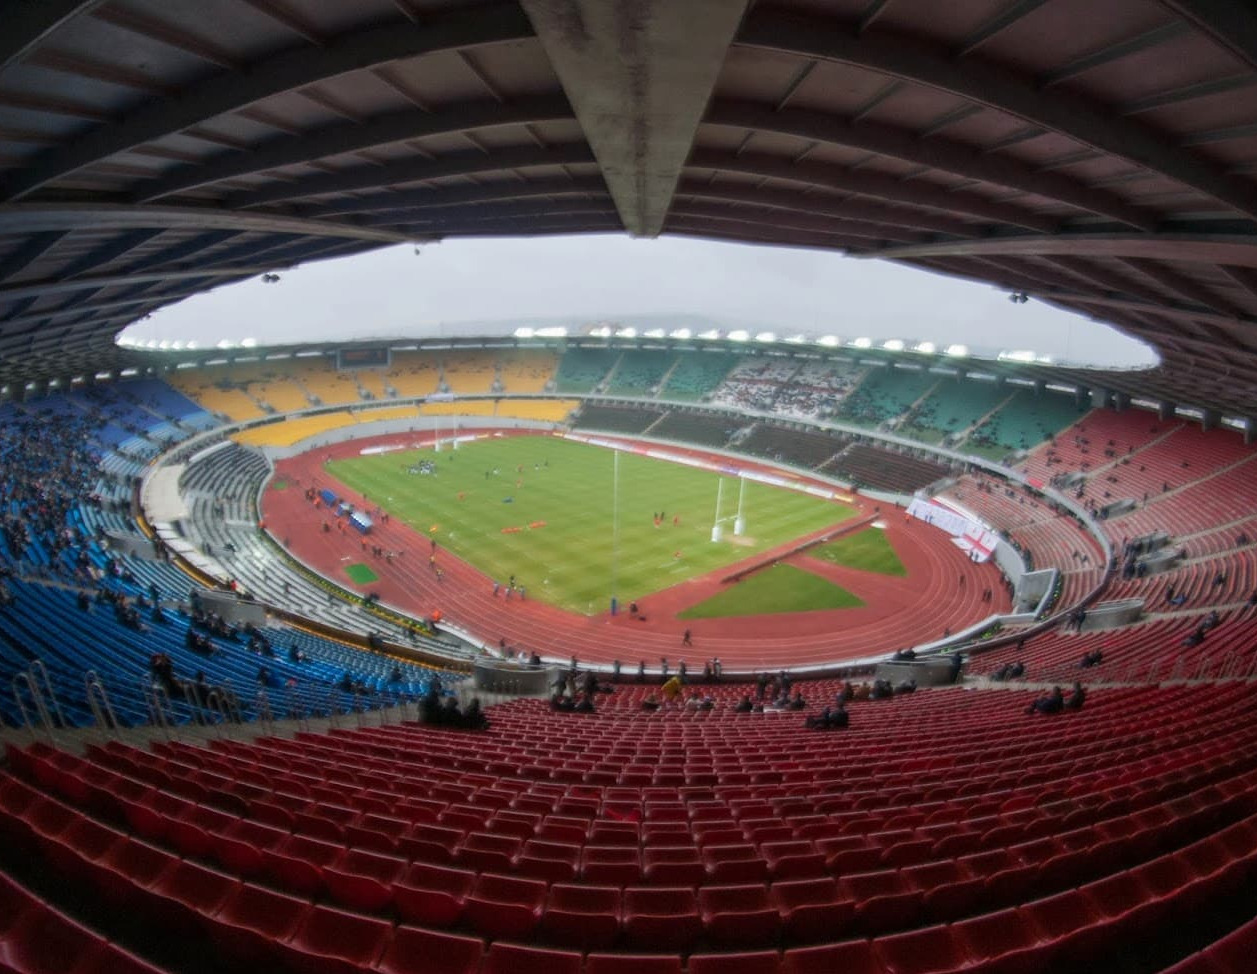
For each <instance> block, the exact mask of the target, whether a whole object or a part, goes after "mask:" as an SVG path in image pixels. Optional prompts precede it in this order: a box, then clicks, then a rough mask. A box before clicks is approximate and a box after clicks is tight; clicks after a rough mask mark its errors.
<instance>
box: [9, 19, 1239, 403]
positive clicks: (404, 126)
mask: <svg viewBox="0 0 1257 974" xmlns="http://www.w3.org/2000/svg"><path fill="white" fill-rule="evenodd" d="M1255 175H1257V15H1255V14H1254V13H1253V12H1252V11H1251V9H1250V8H1249V6H1248V5H1246V4H1240V3H1234V2H1230V0H1105V2H1104V3H1096V2H1095V0H949V2H947V3H935V2H924V0H776V2H767V0H763V2H748V0H686V2H684V3H679V2H675V0H637V2H625V0H520V2H505V3H467V2H460V0H352V2H351V0H14V2H10V3H8V4H6V5H5V10H4V26H3V30H0V382H2V383H26V382H29V381H34V382H41V381H46V380H48V379H51V378H64V377H69V376H70V375H73V374H79V373H85V372H86V373H89V374H90V373H95V372H98V371H101V370H105V369H115V368H120V367H122V366H125V365H134V364H136V363H137V362H142V361H143V359H142V353H140V352H137V351H134V350H128V349H123V348H119V347H117V346H116V345H115V344H114V338H115V336H116V335H117V334H118V333H119V332H120V331H121V330H122V329H123V328H124V327H125V326H126V325H127V324H129V323H131V322H132V321H135V320H137V319H139V318H141V317H143V316H144V315H145V314H148V313H150V312H151V311H153V310H155V309H157V308H160V307H162V306H163V305H166V304H169V303H171V302H174V301H178V300H180V299H182V298H184V297H186V296H189V295H192V294H195V293H197V292H200V291H205V290H208V289H210V288H213V287H216V286H218V285H220V284H224V283H227V282H230V281H233V280H239V279H242V278H246V277H250V276H254V275H256V274H258V273H261V272H264V271H272V270H276V269H281V268H284V267H288V266H292V265H293V264H296V263H303V262H307V261H312V260H320V259H326V258H331V257H338V256H345V255H348V254H354V253H359V252H362V251H365V250H369V249H372V248H376V247H382V246H387V245H389V244H394V243H398V242H405V241H414V242H424V241H432V240H440V239H446V238H451V237H458V236H486V235H536V234H554V233H594V232H616V233H624V232H627V233H630V234H633V235H637V236H655V235H658V234H681V235H694V236H701V237H705V238H712V239H723V240H737V241H749V242H760V243H771V244H783V245H792V246H802V247H815V248H824V249H832V250H838V251H842V252H845V253H848V254H851V255H856V256H861V257H880V258H883V259H887V260H894V261H899V262H903V263H906V264H910V265H914V266H917V267H921V268H925V269H928V270H931V271H935V272H939V273H944V274H949V275H956V276H960V277H964V278H969V279H973V280H977V281H982V282H987V283H990V284H994V285H997V286H1000V287H1005V288H1007V289H1009V290H1010V291H1015V292H1024V293H1026V294H1028V295H1030V296H1031V297H1035V298H1039V299H1041V300H1044V301H1047V302H1050V303H1052V304H1055V305H1058V306H1060V307H1062V308H1066V309H1069V310H1073V311H1077V312H1080V313H1082V314H1085V315H1088V316H1090V317H1093V318H1096V319H1098V320H1101V321H1105V322H1108V323H1111V324H1113V325H1115V326H1116V327H1118V328H1119V329H1121V330H1122V331H1124V332H1126V333H1128V334H1131V335H1133V336H1136V337H1138V338H1140V339H1142V340H1144V341H1146V342H1148V343H1149V344H1151V345H1153V346H1154V347H1155V348H1156V349H1157V351H1158V352H1159V353H1160V355H1161V357H1162V365H1161V367H1160V368H1158V369H1156V370H1153V371H1150V372H1141V373H1133V374H1123V373H1108V374H1105V375H1102V376H1097V377H1096V379H1097V384H1103V385H1105V386H1106V387H1108V388H1111V389H1113V390H1114V391H1118V392H1122V393H1125V394H1128V395H1138V396H1145V397H1149V398H1155V399H1158V400H1160V401H1166V402H1175V403H1185V404H1186V403H1191V404H1196V405H1203V406H1207V407H1209V408H1211V409H1216V410H1220V411H1223V412H1226V413H1229V414H1232V415H1244V416H1252V415H1254V414H1255V413H1257V183H1255V182H1254V176H1255ZM1015 322H1016V312H1015V309H1014V310H1012V311H1011V312H1010V325H1011V326H1014V327H1015Z"/></svg>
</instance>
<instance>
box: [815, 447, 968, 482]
mask: <svg viewBox="0 0 1257 974" xmlns="http://www.w3.org/2000/svg"><path fill="white" fill-rule="evenodd" d="M825 469H826V472H827V473H830V474H832V475H833V476H836V477H841V478H842V479H844V480H846V481H847V482H848V483H850V484H851V485H852V486H854V487H857V488H858V487H869V488H872V489H874V490H887V491H892V492H894V493H899V494H911V493H912V492H913V491H915V490H919V489H920V488H922V487H925V486H926V485H927V484H932V483H933V482H934V481H936V480H938V479H939V478H940V477H945V476H946V475H947V467H946V466H944V465H943V464H941V463H938V462H936V461H934V460H924V459H920V458H918V457H915V456H910V455H908V454H906V453H897V452H893V451H891V450H888V449H883V448H882V447H878V446H867V445H864V444H860V443H856V444H853V445H851V446H850V447H848V448H847V449H846V450H844V451H843V453H842V454H840V455H839V456H838V457H837V458H836V459H835V460H834V461H833V463H831V464H829V465H828V466H827V467H826V468H825Z"/></svg>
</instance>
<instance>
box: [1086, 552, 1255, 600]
mask: <svg viewBox="0 0 1257 974" xmlns="http://www.w3.org/2000/svg"><path fill="white" fill-rule="evenodd" d="M1171 587H1172V588H1173V593H1174V594H1173V598H1174V599H1175V601H1174V603H1173V604H1171V603H1170V601H1169V598H1168V597H1167V596H1166V594H1165V593H1166V592H1168V591H1170V588H1171ZM1254 592H1257V549H1254V548H1252V547H1246V548H1244V549H1241V550H1237V551H1230V552H1225V553H1224V554H1221V555H1216V556H1214V557H1212V558H1202V559H1199V560H1194V561H1190V562H1187V563H1185V564H1182V565H1179V566H1178V567H1176V568H1174V569H1172V570H1171V571H1165V572H1158V573H1157V574H1155V575H1148V576H1146V577H1143V578H1139V577H1134V578H1125V577H1122V576H1118V577H1116V578H1114V580H1113V582H1112V583H1111V584H1110V585H1109V587H1108V589H1106V590H1105V598H1106V599H1129V598H1142V599H1144V600H1145V605H1146V606H1147V608H1148V611H1150V612H1164V611H1167V610H1170V609H1172V608H1177V609H1184V610H1191V609H1208V608H1212V607H1213V606H1226V605H1234V604H1236V603H1241V602H1243V601H1245V600H1246V599H1247V598H1248V597H1249V596H1250V595H1252V594H1253V593H1254ZM1180 600H1181V601H1180Z"/></svg>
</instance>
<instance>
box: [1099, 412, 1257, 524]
mask: <svg viewBox="0 0 1257 974" xmlns="http://www.w3.org/2000/svg"><path fill="white" fill-rule="evenodd" d="M1220 435H1221V436H1223V437H1234V434H1227V433H1222V434H1220ZM1254 456H1257V455H1255V454H1253V453H1251V452H1249V453H1248V454H1247V455H1246V456H1245V457H1244V458H1243V460H1241V461H1240V462H1239V463H1238V464H1237V465H1234V466H1230V465H1228V467H1229V468H1228V469H1223V470H1222V471H1221V472H1216V473H1215V472H1214V469H1215V468H1214V467H1211V466H1195V465H1193V466H1192V467H1190V468H1189V467H1182V466H1180V468H1179V483H1180V484H1181V483H1182V481H1183V480H1184V479H1186V478H1189V477H1190V478H1191V479H1192V480H1193V481H1195V482H1193V483H1189V484H1186V485H1184V486H1180V487H1177V488H1175V487H1174V486H1173V485H1171V490H1170V491H1168V492H1157V491H1152V492H1150V493H1149V494H1148V498H1147V500H1146V501H1145V500H1144V499H1143V495H1137V496H1136V498H1135V499H1136V500H1138V501H1139V502H1140V507H1139V508H1137V509H1136V510H1134V511H1132V512H1131V513H1129V514H1122V515H1119V516H1118V517H1116V518H1114V519H1112V520H1110V521H1109V523H1108V524H1107V525H1106V530H1107V531H1108V533H1109V536H1110V537H1113V538H1121V537H1128V538H1134V537H1140V536H1142V535H1145V534H1150V533H1152V532H1153V531H1161V530H1165V531H1171V532H1172V533H1173V534H1175V535H1179V534H1195V533H1197V532H1200V531H1208V530H1210V529H1211V528H1215V527H1221V526H1224V525H1229V524H1234V523H1236V522H1239V521H1244V520H1246V519H1247V518H1248V517H1249V515H1251V514H1252V513H1253V512H1254V510H1257V466H1254V464H1253V459H1254ZM1138 461H1139V456H1136V457H1135V458H1133V459H1132V461H1131V464H1132V465H1134V464H1136V463H1138ZM1127 471H1128V467H1126V466H1120V465H1119V466H1118V467H1114V468H1111V470H1110V471H1105V472H1102V473H1101V474H1099V475H1098V476H1097V478H1096V480H1095V482H1094V486H1093V485H1088V488H1087V496H1090V497H1092V499H1093V500H1094V499H1095V498H1094V494H1095V492H1096V490H1097V489H1099V488H1100V487H1103V488H1104V491H1105V492H1112V493H1115V494H1116V496H1129V494H1125V495H1123V494H1122V493H1120V492H1121V489H1122V487H1123V486H1133V485H1131V484H1129V478H1128V476H1127ZM1110 476H1115V477H1116V478H1117V483H1116V484H1112V483H1110V482H1109V480H1108V478H1109V477H1110ZM1197 478H1199V479H1197Z"/></svg>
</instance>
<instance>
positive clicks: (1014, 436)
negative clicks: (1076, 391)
mask: <svg viewBox="0 0 1257 974" xmlns="http://www.w3.org/2000/svg"><path fill="white" fill-rule="evenodd" d="M1006 389H1007V390H1008V391H1009V392H1012V390H1014V389H1016V387H1015V386H1012V385H1009V386H1007V387H1006ZM1088 409H1090V406H1089V405H1079V404H1078V400H1077V398H1076V397H1075V396H1073V395H1067V394H1065V393H1060V392H1053V391H1052V390H1050V389H1045V390H1043V391H1042V392H1035V391H1033V390H1030V389H1017V391H1016V392H1015V393H1014V394H1013V397H1012V399H1010V400H1009V401H1008V402H1007V403H1005V404H1004V405H1003V406H1001V407H1000V408H999V410H998V411H997V412H996V413H995V414H994V415H992V416H991V417H990V418H988V419H987V420H986V422H984V423H982V425H981V426H979V427H978V428H977V429H975V430H974V431H973V433H972V435H970V437H969V444H970V445H971V446H978V447H988V448H991V449H995V450H998V451H1002V452H1007V451H1008V450H1033V449H1034V448H1035V447H1036V446H1038V444H1040V443H1042V442H1043V441H1044V440H1046V439H1048V438H1049V437H1051V436H1054V435H1055V434H1057V433H1059V432H1060V431H1061V430H1063V429H1064V428H1065V427H1066V426H1068V425H1069V424H1070V423H1073V422H1074V421H1076V420H1077V419H1078V417H1079V416H1081V415H1083V414H1084V413H1085V412H1087V410H1088Z"/></svg>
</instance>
